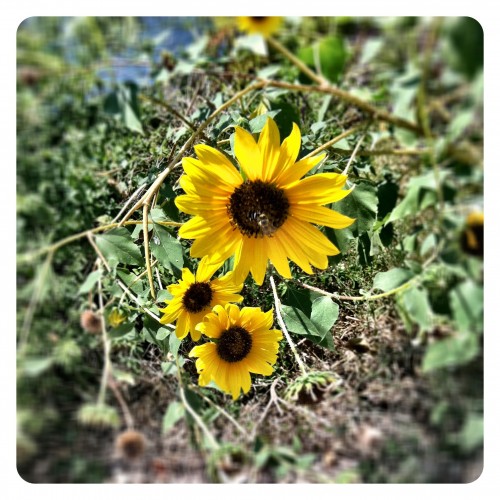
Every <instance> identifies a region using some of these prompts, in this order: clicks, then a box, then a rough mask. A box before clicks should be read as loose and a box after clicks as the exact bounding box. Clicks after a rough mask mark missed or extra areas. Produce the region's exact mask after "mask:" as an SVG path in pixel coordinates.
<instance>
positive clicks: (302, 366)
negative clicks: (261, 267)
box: [269, 274, 307, 375]
mask: <svg viewBox="0 0 500 500" xmlns="http://www.w3.org/2000/svg"><path fill="white" fill-rule="evenodd" d="M269 281H270V282H271V287H272V289H273V295H274V303H275V304H276V318H277V320H278V324H279V325H280V328H281V331H282V332H283V335H284V336H285V338H286V341H287V342H288V345H289V346H290V349H291V350H292V353H293V355H294V357H295V360H296V361H297V364H298V365H299V367H300V370H301V371H302V373H303V374H304V375H307V369H306V365H305V364H304V362H303V361H302V359H301V357H300V356H299V353H298V351H297V348H296V347H295V344H294V343H293V340H292V338H291V337H290V334H289V333H288V330H287V328H286V325H285V322H284V321H283V316H282V315H281V302H280V299H279V297H278V292H277V291H276V284H275V283H274V278H273V275H272V274H270V275H269Z"/></svg>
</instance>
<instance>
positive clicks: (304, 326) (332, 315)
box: [282, 297, 339, 350]
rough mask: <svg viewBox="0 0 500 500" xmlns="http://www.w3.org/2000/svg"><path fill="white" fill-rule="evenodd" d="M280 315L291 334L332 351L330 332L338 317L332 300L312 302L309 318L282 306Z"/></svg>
mask: <svg viewBox="0 0 500 500" xmlns="http://www.w3.org/2000/svg"><path fill="white" fill-rule="evenodd" d="M282 313H283V320H284V321H285V324H286V327H287V328H288V329H289V330H290V331H291V332H293V333H297V334H299V335H302V336H304V337H306V338H308V339H309V340H311V341H312V342H314V343H315V344H318V345H320V346H323V347H326V348H328V349H332V350H333V348H334V344H333V338H332V334H331V331H330V330H331V328H332V327H333V325H334V324H335V322H336V321H337V318H338V316H339V306H338V304H336V303H335V302H333V301H332V299H330V298H329V297H318V298H317V299H316V300H314V301H313V303H312V308H311V316H310V318H308V317H307V316H306V315H305V314H304V313H303V312H302V311H301V310H300V309H298V308H297V307H293V306H286V305H284V306H282Z"/></svg>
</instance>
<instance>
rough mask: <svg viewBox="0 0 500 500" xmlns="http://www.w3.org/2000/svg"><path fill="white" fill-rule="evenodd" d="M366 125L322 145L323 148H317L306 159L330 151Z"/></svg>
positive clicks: (352, 129) (350, 130) (353, 128)
mask: <svg viewBox="0 0 500 500" xmlns="http://www.w3.org/2000/svg"><path fill="white" fill-rule="evenodd" d="M364 125H365V124H364V123H362V124H361V125H357V126H356V127H352V128H350V129H349V130H346V131H345V132H342V133H341V134H339V135H337V136H336V137H334V138H333V139H331V140H330V141H328V142H325V144H322V145H321V146H319V147H317V148H316V149H315V150H314V151H311V152H310V153H308V154H307V155H306V156H304V158H310V157H311V156H316V155H317V154H318V153H320V152H321V151H323V150H325V149H328V148H329V147H331V146H333V145H334V144H336V143H337V142H339V141H341V140H342V139H345V138H346V137H349V136H350V135H352V134H354V133H355V132H357V131H358V130H360V129H361V128H363V127H364ZM304 158H302V159H304Z"/></svg>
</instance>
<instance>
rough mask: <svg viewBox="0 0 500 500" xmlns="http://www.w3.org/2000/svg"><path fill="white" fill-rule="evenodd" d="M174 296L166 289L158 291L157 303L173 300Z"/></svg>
mask: <svg viewBox="0 0 500 500" xmlns="http://www.w3.org/2000/svg"><path fill="white" fill-rule="evenodd" d="M172 297H173V295H172V294H171V293H170V292H169V291H168V290H167V289H166V288H165V289H163V290H158V294H157V295H156V302H157V303H158V302H166V301H167V300H171V299H172Z"/></svg>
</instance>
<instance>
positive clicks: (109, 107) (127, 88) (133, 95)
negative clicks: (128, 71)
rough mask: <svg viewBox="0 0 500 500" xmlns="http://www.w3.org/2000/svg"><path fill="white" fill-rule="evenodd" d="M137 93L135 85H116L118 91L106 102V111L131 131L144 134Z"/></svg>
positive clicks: (112, 93) (129, 83)
mask: <svg viewBox="0 0 500 500" xmlns="http://www.w3.org/2000/svg"><path fill="white" fill-rule="evenodd" d="M137 92H138V88H137V85H136V84H135V83H132V82H127V83H126V84H124V85H120V84H118V85H116V89H115V90H114V91H113V92H111V93H110V94H109V95H108V96H107V97H106V100H105V101H104V111H105V112H106V113H109V114H110V115H112V116H113V117H114V118H116V119H117V120H120V121H121V122H122V123H123V125H125V126H126V127H127V128H128V129H129V130H132V131H133V132H138V133H139V134H144V130H143V128H142V124H141V121H140V118H139V117H140V111H139V103H138V98H137Z"/></svg>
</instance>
